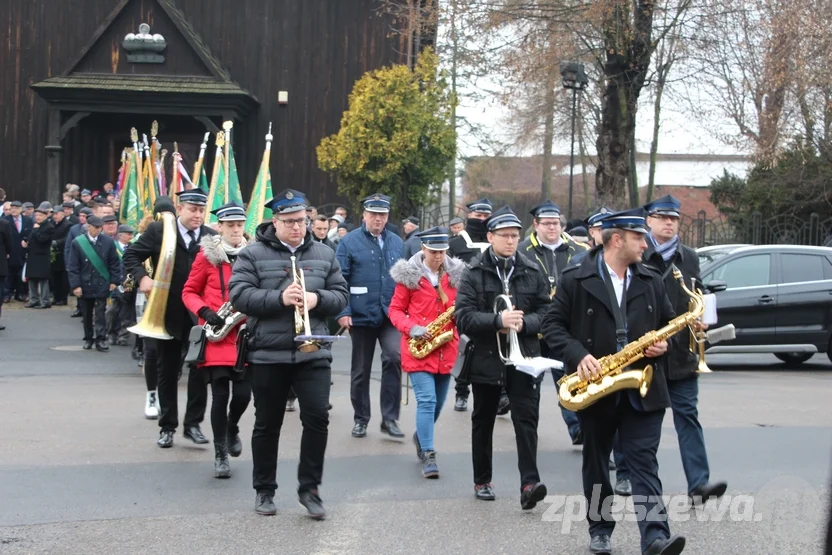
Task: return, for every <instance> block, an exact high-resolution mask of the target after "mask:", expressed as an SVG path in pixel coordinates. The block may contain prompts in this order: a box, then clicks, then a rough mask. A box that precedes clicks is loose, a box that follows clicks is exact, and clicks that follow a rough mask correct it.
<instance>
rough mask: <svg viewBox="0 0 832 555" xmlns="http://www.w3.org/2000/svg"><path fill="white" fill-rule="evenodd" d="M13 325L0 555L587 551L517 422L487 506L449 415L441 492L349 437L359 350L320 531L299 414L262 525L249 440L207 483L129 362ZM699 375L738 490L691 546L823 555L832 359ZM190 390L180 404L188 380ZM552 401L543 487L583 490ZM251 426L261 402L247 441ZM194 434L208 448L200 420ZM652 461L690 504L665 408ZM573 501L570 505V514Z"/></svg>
mask: <svg viewBox="0 0 832 555" xmlns="http://www.w3.org/2000/svg"><path fill="white" fill-rule="evenodd" d="M3 321H4V322H5V324H6V325H7V326H8V329H7V330H6V331H5V332H0V422H3V423H4V424H3V426H2V427H0V553H4V554H5V553H32V552H47V553H52V552H60V553H85V554H88V553H108V554H109V553H154V554H158V553H228V552H234V553H304V554H335V553H339V554H340V553H356V554H364V553H435V552H440V551H441V552H450V553H554V554H564V553H570V554H571V553H586V552H587V551H586V544H587V541H588V537H587V533H586V524H585V522H584V521H583V520H582V519H580V518H578V519H571V518H569V517H567V518H566V519H565V520H566V522H564V517H563V512H562V511H561V512H558V511H557V507H556V501H557V500H556V499H555V498H554V497H553V498H551V499H550V501H551V502H552V503H544V504H542V505H541V506H540V507H538V508H537V509H535V510H534V511H532V512H529V513H524V512H523V511H521V509H520V506H519V492H518V490H519V484H518V475H517V469H516V455H515V449H514V440H513V430H512V426H511V421H510V419H509V418H504V417H501V418H499V419H498V420H499V422H498V424H497V426H496V429H495V444H494V450H495V453H494V463H495V479H494V481H495V487H496V490H497V495H498V499H497V501H496V502H494V503H483V502H477V501H476V500H474V498H473V495H472V482H471V462H470V412H468V413H455V412H453V411H452V410H446V411H445V413H444V414H443V416H442V418H441V419H440V421H439V424H438V429H437V446H438V451H439V455H438V461H439V465H440V469H441V471H442V478H441V479H440V480H436V481H428V480H424V479H422V478H421V476H420V474H419V465H418V462H417V460H416V457H415V455H414V453H413V448H412V446H411V445H410V443H409V442H395V441H390V440H386V439H384V438H383V437H382V436H381V434H379V433H378V428H377V424H378V421H377V420H374V421H373V422H372V423H371V426H370V434H369V436H368V437H367V438H366V439H363V440H356V439H353V438H351V437H350V436H349V431H350V428H351V425H352V411H351V408H350V404H349V383H348V375H349V367H348V361H349V342H348V341H344V342H342V343H341V344H340V345H339V346H338V348H337V349H336V352H335V364H334V368H333V369H334V372H333V373H334V380H335V386H334V387H333V394H332V402H333V404H334V409H333V411H332V415H331V426H330V430H331V433H330V440H329V447H328V451H327V464H326V471H325V476H324V484H323V486H322V488H321V493H322V496H323V498H324V501H325V502H326V504H327V507H328V509H329V511H330V517H329V518H328V519H327V521H325V522H313V521H310V520H308V519H307V518H305V517H304V516H303V514H304V513H303V511H302V510H301V509H300V508H299V507H298V505H297V502H296V499H295V495H294V488H295V476H294V474H295V470H296V466H297V456H298V442H299V433H300V425H299V420H298V417H297V413H294V414H289V415H287V420H286V424H285V426H284V431H283V438H282V439H283V441H282V443H281V447H280V464H279V469H278V482H279V483H280V485H281V489H280V490H279V491H278V496H277V499H276V503H277V505H278V515H277V516H276V517H273V518H264V517H258V516H257V515H255V514H253V512H252V507H253V501H254V491H253V490H252V489H251V478H250V477H251V455H250V452H249V451H248V445H247V444H248V441H247V438H245V437H244V442H245V443H246V446H245V447H246V449H245V451H244V453H243V456H242V457H240V458H239V459H232V470H233V473H234V475H233V476H232V478H231V479H230V480H223V481H220V480H215V479H214V478H213V474H212V469H213V467H212V452H211V451H210V450H209V449H206V448H201V447H196V446H194V445H192V444H190V443H189V442H187V441H186V440H185V439H184V438H182V436H181V434H180V435H177V437H176V444H175V446H174V448H173V449H170V450H165V451H163V450H160V449H158V448H157V447H156V446H155V439H156V436H157V426H156V423H155V422H152V421H147V420H145V419H144V418H143V416H142V409H143V400H144V381H143V378H142V377H141V375H140V373H139V370H138V369H137V368H136V365H135V363H134V362H133V361H132V360H131V359H130V358H129V353H128V349H125V348H117V347H114V348H112V349H111V352H110V353H107V354H101V353H95V352H82V351H80V349H79V345H80V341H79V337H80V322H79V321H78V320H70V319H69V316H68V312H67V311H65V310H57V309H53V310H51V311H24V310H9V311H5V310H4V316H3ZM708 363H709V365H710V366H711V368H712V369H714V370H715V372H714V373H713V374H711V375H708V376H705V377H703V378H702V380H701V404H700V411H701V418H702V423H703V426H704V427H705V429H706V437H707V441H708V448H709V456H710V460H711V467H712V473H713V477H714V478H716V479H725V480H727V481H728V482H729V485H730V490H729V491H730V492H731V493H732V494H734V495H735V497H734V498H733V499H731V498H726V500H725V501H724V502H723V503H721V504H718V505H713V504H711V505H709V507H708V511H707V512H701V511H700V512H696V511H693V512H691V511H687V510H682V509H680V508H679V507H678V506H677V508H676V509H675V510H674V513H673V514H674V517H673V518H674V520H673V522H672V523H671V528H672V529H673V531H674V532H678V533H683V534H685V535H686V536H687V537H688V542H689V548H688V550H687V551H686V553H688V552H689V553H716V554H719V553H738V554H752V553H753V554H767V553H772V554H775V553H776V554H781V555H782V554H792V553H793V554H808V553H818V552H819V550H820V545H821V537H822V527H823V524H824V521H823V519H824V515H825V514H826V507H827V505H828V501H829V496H828V488H827V483H828V478H829V467H830V452H831V451H830V446H832V428H831V427H830V424H829V423H830V422H832V403H829V402H828V399H829V397H830V394H832V380H831V379H830V378H832V372H830V370H832V364H830V363H829V361H828V359H827V358H826V357H825V355H819V356H816V357H814V358H813V359H812V360H811V361H810V363H809V364H806V365H804V366H801V367H800V368H787V367H786V366H785V365H783V364H782V363H780V362H779V361H777V359H775V358H774V357H768V356H752V357H748V356H742V357H738V356H713V357H709V358H708ZM376 370H378V368H377V367H376ZM377 385H378V384H377V382H375V383H374V392H373V398H374V399H377V395H378V393H377V391H378V388H377ZM180 395H181V399H182V401H181V402H182V403H183V406H184V396H185V381H184V380H183V382H182V386H181V388H180ZM554 399H555V397H554V388H553V386H552V382H551V380H549V381H547V382H545V386H544V391H543V401H542V407H541V424H540V447H539V466H540V469H541V473H542V477H543V480H544V481H545V482H546V484H547V486H548V488H549V492H550V494H556V495H574V494H578V493H579V492H580V451H579V450H578V448H575V447H573V446H572V445H571V444H570V442H569V438H568V435H567V433H566V430H565V427H564V425H563V423H562V420H561V419H560V415H559V412H558V409H557V407H556V404H555V401H554ZM377 406H378V404H377V401H376V402H375V403H374V407H373V408H374V410H377ZM414 409H415V401H414V400H413V399H412V396H411V404H410V405H409V406H406V407H404V408H403V410H402V417H401V422H402V427H403V429H404V430H405V431H406V432H408V435H409V433H410V432H412V430H413V419H414ZM252 416H253V414H252V411H251V409H250V410H249V411H248V412H247V413H246V415H245V416H244V418H243V422H242V426H243V429H244V430H245V429H247V430H250V429H251V426H252V420H253V419H252ZM203 431H204V432H206V435H209V436H210V425H209V424H208V422H205V424H204V426H203ZM659 462H660V466H661V477H662V480H663V483H664V486H665V491H666V493H668V494H678V493H682V492H684V491H685V482H684V476H683V473H682V468H681V463H680V460H679V454H678V444H677V441H676V435H675V432H674V431H673V427H672V419H671V417H670V416H669V415H668V416H667V417H666V418H665V427H664V430H663V437H662V444H661V447H660V450H659ZM742 496H753V501H752V498H751V497H742ZM571 499H574V498H570V500H566V501H565V502H564V505H565V507H566V508H567V509H568V510H569V511H572V510H574V509H575V507H576V506H575V505H572V503H573V501H572V500H571ZM752 502H753V505H752ZM550 507H554V508H551V509H550ZM547 510H548V512H547ZM720 511H722V514H723V518H722V519H721V521H716V520H717V518H718V514H719V513H720ZM732 515H733V517H732ZM575 520H576V521H575ZM613 542H614V548H615V552H616V553H617V554H621V555H635V554H637V553H639V549H638V531H637V528H636V525H635V523H634V522H622V523H621V524H620V525H619V526H618V527H617V529H616V532H615V534H614V536H613Z"/></svg>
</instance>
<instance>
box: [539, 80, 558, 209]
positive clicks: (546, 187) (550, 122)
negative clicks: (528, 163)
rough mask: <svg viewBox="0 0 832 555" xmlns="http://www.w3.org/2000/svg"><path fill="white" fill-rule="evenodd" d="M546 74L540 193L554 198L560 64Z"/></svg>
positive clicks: (548, 197) (546, 197) (545, 197)
mask: <svg viewBox="0 0 832 555" xmlns="http://www.w3.org/2000/svg"><path fill="white" fill-rule="evenodd" d="M551 68H552V69H550V70H549V74H548V75H547V76H546V94H545V97H544V101H543V111H544V113H543V117H544V118H545V120H544V125H543V157H542V162H541V163H542V164H543V175H542V176H541V179H540V194H541V195H542V200H546V199H551V198H552V143H553V142H554V138H555V82H556V81H555V71H559V70H558V66H557V65H555V64H551Z"/></svg>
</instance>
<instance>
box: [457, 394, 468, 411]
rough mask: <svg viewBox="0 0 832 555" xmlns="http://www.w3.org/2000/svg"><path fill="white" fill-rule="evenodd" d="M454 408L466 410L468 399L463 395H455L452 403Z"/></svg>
mask: <svg viewBox="0 0 832 555" xmlns="http://www.w3.org/2000/svg"><path fill="white" fill-rule="evenodd" d="M454 410H455V411H457V412H465V411H467V410H468V399H466V398H465V397H457V398H456V403H455V404H454Z"/></svg>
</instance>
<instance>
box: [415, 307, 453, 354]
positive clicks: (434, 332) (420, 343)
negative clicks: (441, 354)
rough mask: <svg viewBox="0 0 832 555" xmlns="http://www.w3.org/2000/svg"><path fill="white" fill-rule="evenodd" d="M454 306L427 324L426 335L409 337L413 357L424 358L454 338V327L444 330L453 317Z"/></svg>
mask: <svg viewBox="0 0 832 555" xmlns="http://www.w3.org/2000/svg"><path fill="white" fill-rule="evenodd" d="M454 308H455V307H453V306H451V307H450V308H448V309H447V310H445V312H443V313H442V314H440V315H439V316H437V317H436V319H435V320H434V321H433V322H431V323H430V324H428V325H427V328H428V335H427V336H426V337H419V338H412V339H408V341H407V347H408V350H409V351H410V354H411V356H413V358H416V359H423V358H425V357H426V356H428V355H429V354H431V353H432V352H433V351H435V350H436V349H438V348H439V347H441V346H442V345H444V344H445V343H448V342H449V341H451V340H452V339H453V338H454V330H453V329H449V330H447V331H442V330H443V329H445V327H446V326H447V325H448V324H449V323H450V321H451V318H453V316H454ZM428 338H429V339H428Z"/></svg>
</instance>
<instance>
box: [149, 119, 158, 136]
mask: <svg viewBox="0 0 832 555" xmlns="http://www.w3.org/2000/svg"><path fill="white" fill-rule="evenodd" d="M158 134H159V123H158V122H157V121H156V120H155V119H154V120H153V123H152V124H151V125H150V136H151V137H155V136H156V135H158Z"/></svg>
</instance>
